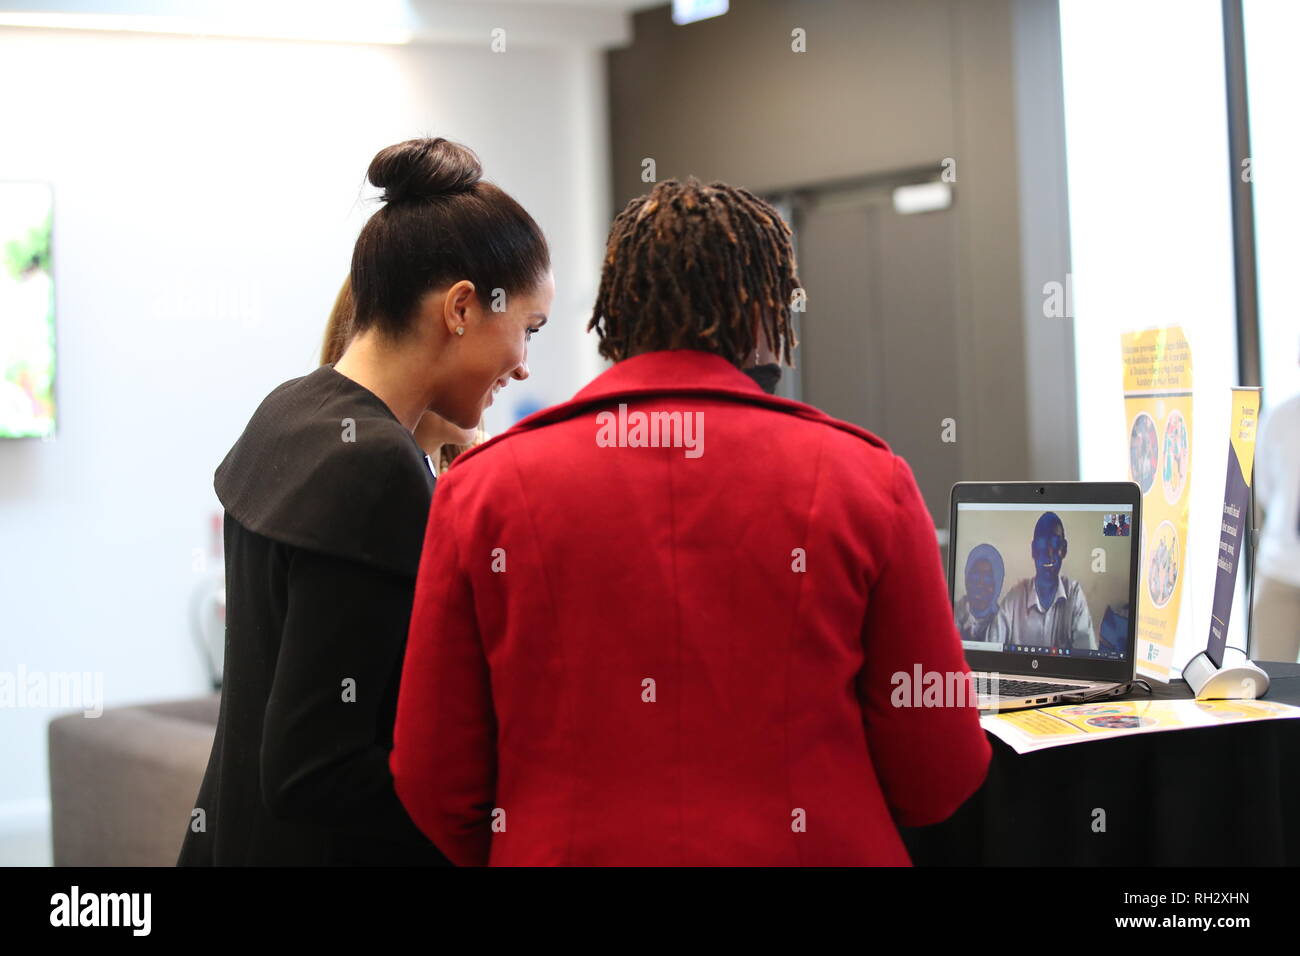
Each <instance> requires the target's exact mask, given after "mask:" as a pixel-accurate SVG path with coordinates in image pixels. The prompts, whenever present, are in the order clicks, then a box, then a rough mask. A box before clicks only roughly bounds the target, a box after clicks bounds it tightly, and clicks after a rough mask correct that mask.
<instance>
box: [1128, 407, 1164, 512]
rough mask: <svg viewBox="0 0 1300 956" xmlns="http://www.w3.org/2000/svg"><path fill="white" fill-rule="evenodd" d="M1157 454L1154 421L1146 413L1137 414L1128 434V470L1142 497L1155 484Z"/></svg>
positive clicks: (1157, 444) (1157, 439)
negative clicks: (1140, 490) (1139, 488)
mask: <svg viewBox="0 0 1300 956" xmlns="http://www.w3.org/2000/svg"><path fill="white" fill-rule="evenodd" d="M1159 452H1160V439H1159V438H1158V437H1157V435H1156V423H1155V420H1154V419H1152V417H1151V416H1150V415H1148V414H1147V413H1146V412H1138V415H1137V417H1136V418H1134V419H1133V427H1132V428H1130V429H1129V433H1128V469H1129V474H1130V475H1131V476H1132V478H1133V480H1134V481H1136V482H1137V483H1138V485H1139V487H1141V489H1142V494H1144V495H1145V494H1146V493H1147V492H1148V491H1150V490H1151V485H1152V484H1154V483H1155V480H1156V462H1157V460H1158V458H1159Z"/></svg>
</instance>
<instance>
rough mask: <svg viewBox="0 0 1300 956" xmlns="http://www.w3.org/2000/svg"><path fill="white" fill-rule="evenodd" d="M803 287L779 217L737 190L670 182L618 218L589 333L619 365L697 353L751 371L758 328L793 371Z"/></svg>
mask: <svg viewBox="0 0 1300 956" xmlns="http://www.w3.org/2000/svg"><path fill="white" fill-rule="evenodd" d="M798 288H799V278H798V276H797V275H796V273H795V262H794V252H793V250H792V249H791V246H790V227H789V226H787V225H786V224H785V221H784V220H783V219H782V218H781V216H780V215H779V214H778V213H777V211H776V210H775V209H773V208H772V207H771V206H770V205H768V204H767V203H766V202H764V201H763V200H761V199H759V198H758V197H757V196H755V195H754V194H753V193H751V192H749V191H748V190H746V189H741V188H739V187H737V186H729V185H727V184H726V183H722V182H712V183H709V184H708V185H707V186H706V185H704V184H702V183H700V182H699V181H698V180H697V179H695V177H693V176H692V177H689V178H688V179H687V180H686V181H685V182H684V183H683V182H679V181H677V180H675V179H669V180H665V181H664V182H661V183H659V184H658V185H657V186H655V188H654V189H653V190H651V192H650V193H649V195H646V196H639V197H638V198H636V199H633V200H632V201H631V202H630V203H628V204H627V206H626V207H625V208H624V209H623V211H622V212H621V213H619V214H618V216H617V217H616V218H615V219H614V224H613V226H611V227H610V231H609V240H608V242H607V244H606V247H605V264H604V268H603V270H602V272H601V276H600V291H599V292H598V293H597V295H596V304H595V307H594V308H593V309H592V314H591V321H590V322H588V323H587V330H588V331H591V330H592V329H595V331H596V333H597V335H598V336H599V337H600V354H601V355H602V356H604V357H605V358H607V359H610V360H611V361H614V362H618V361H622V360H623V359H625V358H627V357H628V356H630V355H636V354H639V353H641V352H649V351H658V350H660V349H696V350H699V351H704V352H713V353H716V354H718V355H721V356H722V357H723V358H725V359H727V360H728V361H730V362H731V363H732V364H733V365H736V366H742V365H744V364H745V363H746V361H747V360H748V359H749V358H751V357H752V356H753V354H754V352H755V349H756V348H757V335H756V334H755V330H756V327H757V328H761V329H762V331H763V336H764V338H765V339H766V341H767V345H768V347H769V348H770V349H771V350H772V353H773V354H774V355H775V356H776V358H777V361H779V362H782V363H783V364H785V365H790V366H793V364H794V361H793V357H794V347H795V344H796V342H795V337H794V328H793V326H792V324H791V322H790V309H791V304H792V302H791V300H792V297H793V296H794V293H795V290H796V289H798Z"/></svg>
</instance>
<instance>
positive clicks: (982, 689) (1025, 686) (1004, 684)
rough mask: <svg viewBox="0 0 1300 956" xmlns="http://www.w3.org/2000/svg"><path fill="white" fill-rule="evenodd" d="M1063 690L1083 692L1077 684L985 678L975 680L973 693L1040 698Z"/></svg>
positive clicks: (978, 677)
mask: <svg viewBox="0 0 1300 956" xmlns="http://www.w3.org/2000/svg"><path fill="white" fill-rule="evenodd" d="M1063 690H1083V688H1082V687H1080V686H1078V685H1077V684H1047V683H1044V682H1043V681H1036V680H1007V679H1006V678H1005V677H1004V678H1002V679H1001V680H999V681H996V682H994V681H992V680H990V679H989V678H987V677H980V676H977V677H976V678H975V691H976V693H979V694H988V695H990V696H992V695H993V694H996V695H997V696H998V697H1041V696H1042V695H1043V694H1056V693H1059V692H1060V691H1063Z"/></svg>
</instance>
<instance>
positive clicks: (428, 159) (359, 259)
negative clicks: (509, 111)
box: [351, 137, 551, 339]
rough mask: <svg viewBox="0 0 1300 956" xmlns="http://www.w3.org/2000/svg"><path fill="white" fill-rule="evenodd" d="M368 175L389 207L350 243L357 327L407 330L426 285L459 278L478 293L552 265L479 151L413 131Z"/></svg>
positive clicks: (528, 284) (520, 281)
mask: <svg viewBox="0 0 1300 956" xmlns="http://www.w3.org/2000/svg"><path fill="white" fill-rule="evenodd" d="M366 175H367V178H368V179H369V180H370V182H371V183H372V184H373V185H375V186H376V187H378V188H380V189H382V190H383V191H384V193H383V197H382V199H383V202H384V206H383V208H381V209H380V210H379V211H378V212H376V213H375V214H374V215H373V216H371V217H370V220H369V221H368V222H367V223H366V224H365V226H364V227H363V228H362V230H361V235H360V236H358V237H357V244H356V248H355V249H354V250H353V252H352V274H351V278H352V297H353V299H354V301H355V306H356V311H355V313H354V320H355V326H354V331H356V332H361V331H364V330H365V329H368V328H370V327H372V326H377V327H378V328H379V329H380V330H381V331H383V332H384V333H385V334H386V335H388V336H389V337H391V338H394V339H397V338H401V337H402V336H403V335H404V334H405V333H406V331H407V329H408V328H409V326H410V322H411V319H412V317H413V316H414V314H415V310H416V307H417V306H418V305H419V302H420V299H421V298H422V297H423V296H424V294H425V293H426V292H428V291H429V290H431V289H436V288H438V287H439V286H443V285H449V284H450V283H453V282H456V281H457V280H460V279H468V280H469V281H470V282H473V283H474V288H475V289H476V291H477V293H478V297H479V301H480V302H482V303H483V304H484V305H485V306H487V305H490V304H491V299H492V295H493V290H495V289H502V290H504V291H505V293H506V294H507V295H509V294H512V293H516V292H526V291H528V290H530V289H532V288H534V287H535V286H536V285H537V284H538V283H539V282H541V280H542V278H543V277H544V276H545V275H546V272H547V271H548V270H549V269H550V264H551V257H550V250H549V249H548V248H547V245H546V238H545V237H544V236H543V235H542V231H541V229H540V228H539V227H538V225H537V223H536V222H534V221H533V217H532V216H530V215H528V213H527V212H526V211H525V210H524V208H523V207H522V206H520V205H519V203H517V202H515V200H514V199H512V198H511V197H510V195H509V194H508V193H506V192H505V191H504V190H502V189H500V188H498V187H497V186H494V185H493V184H492V183H490V182H487V181H485V180H483V179H482V175H483V167H482V165H481V164H480V163H479V159H478V157H477V156H476V155H474V152H473V150H471V149H469V148H468V147H465V146H461V145H460V144H459V143H453V142H451V141H450V140H446V139H442V138H441V137H440V138H437V139H413V140H408V141H407V142H405V143H398V144H397V145H396V146H389V147H387V148H385V149H381V150H380V151H379V153H378V154H376V156H375V158H374V159H373V160H371V162H370V169H369V170H368V172H367V174H366Z"/></svg>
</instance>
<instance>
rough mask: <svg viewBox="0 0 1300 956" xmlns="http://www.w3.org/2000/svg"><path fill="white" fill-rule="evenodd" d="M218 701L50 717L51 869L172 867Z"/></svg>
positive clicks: (215, 698)
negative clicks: (52, 865) (77, 867)
mask: <svg viewBox="0 0 1300 956" xmlns="http://www.w3.org/2000/svg"><path fill="white" fill-rule="evenodd" d="M220 703H221V695H220V694H211V695H208V696H204V697H199V698H195V699H192V700H177V701H167V702H163V703H157V704H139V705H136V706H132V707H117V708H114V709H111V710H105V711H104V713H103V714H102V715H100V716H99V717H94V718H89V717H84V716H82V715H81V714H80V713H76V714H69V715H66V716H62V717H56V718H54V719H53V720H51V721H50V731H49V733H50V736H49V742H50V818H51V819H50V828H51V836H52V840H53V843H54V847H53V849H54V865H55V866H174V865H175V863H176V857H177V855H178V854H179V853H180V849H181V841H182V840H183V839H184V837H185V828H186V826H187V825H188V824H189V819H190V811H191V809H193V806H194V800H195V798H196V797H197V796H198V793H199V783H200V782H201V781H202V779H203V771H204V770H205V769H206V767H207V763H208V754H209V753H210V752H211V750H212V738H213V736H214V734H215V733H216V725H217V711H218V709H219V707H220Z"/></svg>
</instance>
